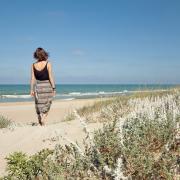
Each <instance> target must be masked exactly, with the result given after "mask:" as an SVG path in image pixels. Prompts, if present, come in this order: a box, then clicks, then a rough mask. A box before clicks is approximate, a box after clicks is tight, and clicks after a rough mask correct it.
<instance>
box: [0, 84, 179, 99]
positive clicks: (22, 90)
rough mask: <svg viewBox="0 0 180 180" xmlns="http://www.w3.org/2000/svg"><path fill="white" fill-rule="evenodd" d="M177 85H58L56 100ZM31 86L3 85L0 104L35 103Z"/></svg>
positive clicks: (0, 90) (126, 92) (123, 93)
mask: <svg viewBox="0 0 180 180" xmlns="http://www.w3.org/2000/svg"><path fill="white" fill-rule="evenodd" d="M176 86H177V85H175V84H173V85H169V84H160V85H159V84H58V85H56V96H55V99H60V100H67V101H70V100H73V99H88V98H96V97H102V98H103V97H109V96H117V95H126V94H129V93H134V92H137V91H150V90H167V89H169V88H173V87H176ZM29 93H30V86H29V85H27V84H26V85H24V84H23V85H22V84H16V85H15V84H8V85H7V84H6V85H5V84H1V85H0V102H24V101H34V99H33V98H32V97H31V96H30V94H29Z"/></svg>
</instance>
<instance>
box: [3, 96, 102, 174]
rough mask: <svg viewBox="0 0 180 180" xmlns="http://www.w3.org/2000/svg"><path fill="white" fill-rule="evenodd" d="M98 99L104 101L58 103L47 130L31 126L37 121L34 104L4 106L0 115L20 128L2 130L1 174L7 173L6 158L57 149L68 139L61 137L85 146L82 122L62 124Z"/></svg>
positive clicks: (53, 110)
mask: <svg viewBox="0 0 180 180" xmlns="http://www.w3.org/2000/svg"><path fill="white" fill-rule="evenodd" d="M97 100H100V99H89V100H73V101H55V102H54V103H53V105H52V108H51V111H50V113H49V117H48V123H47V125H46V126H45V127H41V126H32V125H30V123H31V122H36V114H35V110H34V104H33V103H32V102H26V103H1V104H0V114H3V115H5V116H7V117H9V118H10V119H12V120H13V121H15V122H16V123H19V125H18V126H17V127H14V128H13V129H1V130H0V175H1V176H2V175H3V174H4V171H5V166H6V160H5V159H4V158H5V157H6V156H7V155H8V154H9V153H12V152H14V151H23V152H26V153H28V154H33V153H35V152H37V151H39V150H41V149H43V148H47V147H48V148H53V147H54V146H55V144H57V143H61V144H64V143H65V140H63V139H62V138H60V139H58V138H57V136H58V135H62V136H63V137H65V138H68V139H69V140H71V141H76V140H77V141H78V143H80V145H81V144H82V139H83V137H84V136H85V134H84V132H83V128H82V125H81V124H80V123H79V120H73V121H69V122H62V120H63V118H64V116H65V115H67V113H68V112H70V111H72V110H73V109H74V108H78V107H82V106H84V105H88V104H89V105H90V104H92V103H93V102H94V101H97ZM88 127H89V129H90V131H93V130H94V129H97V128H99V127H101V124H98V123H95V124H94V123H93V124H89V125H88ZM66 143H67V142H66Z"/></svg>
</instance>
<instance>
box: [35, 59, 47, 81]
mask: <svg viewBox="0 0 180 180" xmlns="http://www.w3.org/2000/svg"><path fill="white" fill-rule="evenodd" d="M47 64H48V61H41V62H36V63H34V64H33V69H34V76H35V78H36V79H37V80H40V81H43V80H49V73H48V67H47Z"/></svg>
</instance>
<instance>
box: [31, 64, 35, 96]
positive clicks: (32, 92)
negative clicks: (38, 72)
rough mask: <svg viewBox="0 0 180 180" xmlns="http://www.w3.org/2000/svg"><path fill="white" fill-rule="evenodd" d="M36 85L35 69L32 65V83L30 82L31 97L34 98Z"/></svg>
mask: <svg viewBox="0 0 180 180" xmlns="http://www.w3.org/2000/svg"><path fill="white" fill-rule="evenodd" d="M34 84H35V77H34V69H33V65H32V67H31V82H30V86H31V92H30V94H31V96H34Z"/></svg>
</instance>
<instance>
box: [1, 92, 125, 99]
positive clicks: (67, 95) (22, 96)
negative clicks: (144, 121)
mask: <svg viewBox="0 0 180 180" xmlns="http://www.w3.org/2000/svg"><path fill="white" fill-rule="evenodd" d="M125 93H128V91H127V90H124V91H117V92H105V91H99V92H70V93H62V94H61V93H58V94H56V97H55V98H56V99H63V100H73V99H81V98H93V97H105V96H113V95H118V94H125ZM6 99H7V101H10V100H11V99H13V101H15V99H17V101H24V100H25V99H26V100H32V99H33V98H32V97H31V96H30V95H28V94H20V95H18V94H2V95H0V101H2V100H3V101H5V100H6Z"/></svg>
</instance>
